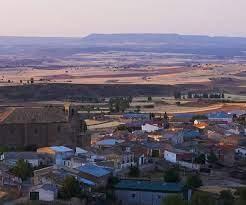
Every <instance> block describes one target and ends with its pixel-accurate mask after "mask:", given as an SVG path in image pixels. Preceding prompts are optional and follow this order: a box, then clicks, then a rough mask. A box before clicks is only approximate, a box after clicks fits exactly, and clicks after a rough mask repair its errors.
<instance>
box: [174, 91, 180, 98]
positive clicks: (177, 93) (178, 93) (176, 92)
mask: <svg viewBox="0 0 246 205" xmlns="http://www.w3.org/2000/svg"><path fill="white" fill-rule="evenodd" d="M174 98H175V99H181V92H179V91H175V92H174Z"/></svg>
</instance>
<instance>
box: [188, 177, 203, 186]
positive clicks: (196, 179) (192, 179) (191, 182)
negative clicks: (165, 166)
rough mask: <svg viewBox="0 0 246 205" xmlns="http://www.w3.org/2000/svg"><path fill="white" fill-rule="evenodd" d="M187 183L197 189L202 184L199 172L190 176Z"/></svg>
mask: <svg viewBox="0 0 246 205" xmlns="http://www.w3.org/2000/svg"><path fill="white" fill-rule="evenodd" d="M186 185H187V187H188V188H190V189H196V188H199V187H200V186H202V180H201V178H200V176H199V175H198V174H196V175H191V176H188V177H187V179H186Z"/></svg>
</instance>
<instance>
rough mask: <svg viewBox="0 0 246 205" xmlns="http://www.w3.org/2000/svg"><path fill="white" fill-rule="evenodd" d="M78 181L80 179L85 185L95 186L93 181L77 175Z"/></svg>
mask: <svg viewBox="0 0 246 205" xmlns="http://www.w3.org/2000/svg"><path fill="white" fill-rule="evenodd" d="M78 181H80V182H82V183H84V184H86V185H89V186H95V183H94V182H93V181H90V180H88V179H85V178H83V177H78Z"/></svg>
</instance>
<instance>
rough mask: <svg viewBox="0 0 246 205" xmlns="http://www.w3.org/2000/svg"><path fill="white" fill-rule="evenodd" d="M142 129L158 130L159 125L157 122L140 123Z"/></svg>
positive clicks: (145, 130)
mask: <svg viewBox="0 0 246 205" xmlns="http://www.w3.org/2000/svg"><path fill="white" fill-rule="evenodd" d="M142 130H143V131H144V132H149V133H150V132H155V131H158V130H160V128H159V126H158V125H157V124H148V123H146V124H144V125H142Z"/></svg>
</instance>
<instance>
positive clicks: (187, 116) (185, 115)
mask: <svg viewBox="0 0 246 205" xmlns="http://www.w3.org/2000/svg"><path fill="white" fill-rule="evenodd" d="M193 116H195V114H192V113H178V114H175V115H174V117H175V118H181V119H191V118H192V117H193Z"/></svg>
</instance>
